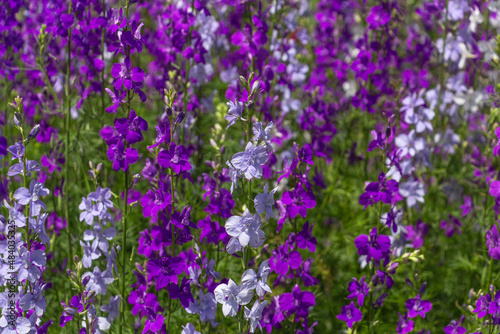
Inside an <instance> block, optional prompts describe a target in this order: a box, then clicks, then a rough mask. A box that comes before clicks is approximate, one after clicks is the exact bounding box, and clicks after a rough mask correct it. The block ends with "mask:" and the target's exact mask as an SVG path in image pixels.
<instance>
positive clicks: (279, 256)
mask: <svg viewBox="0 0 500 334" xmlns="http://www.w3.org/2000/svg"><path fill="white" fill-rule="evenodd" d="M301 264H302V257H301V256H300V253H299V252H298V251H295V250H292V248H291V247H290V246H289V245H288V243H285V245H283V246H278V247H277V248H276V249H275V250H273V255H272V256H271V258H270V259H269V266H270V268H271V270H272V271H274V272H276V273H278V274H279V275H281V276H285V275H286V274H287V273H288V270H289V269H297V268H299V267H300V265H301Z"/></svg>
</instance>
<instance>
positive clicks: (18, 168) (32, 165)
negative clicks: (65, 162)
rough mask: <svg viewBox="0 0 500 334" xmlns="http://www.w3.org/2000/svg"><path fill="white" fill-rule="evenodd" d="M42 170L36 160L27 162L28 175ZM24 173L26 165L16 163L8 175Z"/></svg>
mask: <svg viewBox="0 0 500 334" xmlns="http://www.w3.org/2000/svg"><path fill="white" fill-rule="evenodd" d="M41 170H42V167H41V166H40V164H39V163H38V162H37V161H35V160H28V161H27V162H26V176H30V177H31V172H39V171H41ZM23 173H24V165H23V164H22V163H18V164H14V165H12V166H11V167H10V168H9V171H8V172H7V175H8V176H14V175H18V174H23Z"/></svg>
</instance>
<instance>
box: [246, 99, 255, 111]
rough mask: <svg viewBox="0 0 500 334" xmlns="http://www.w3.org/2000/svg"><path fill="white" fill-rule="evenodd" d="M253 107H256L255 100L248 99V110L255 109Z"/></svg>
mask: <svg viewBox="0 0 500 334" xmlns="http://www.w3.org/2000/svg"><path fill="white" fill-rule="evenodd" d="M253 107H254V103H253V101H248V103H247V108H248V110H253Z"/></svg>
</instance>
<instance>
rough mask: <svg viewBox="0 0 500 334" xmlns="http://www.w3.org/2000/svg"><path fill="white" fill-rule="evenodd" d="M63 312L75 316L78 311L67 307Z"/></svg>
mask: <svg viewBox="0 0 500 334" xmlns="http://www.w3.org/2000/svg"><path fill="white" fill-rule="evenodd" d="M63 312H64V313H66V314H67V315H70V316H75V315H76V314H77V311H76V310H75V309H74V308H72V307H66V308H65V309H64V311H63Z"/></svg>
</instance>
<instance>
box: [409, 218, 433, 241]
mask: <svg viewBox="0 0 500 334" xmlns="http://www.w3.org/2000/svg"><path fill="white" fill-rule="evenodd" d="M427 233H429V225H428V224H426V223H424V222H422V221H421V220H420V219H419V220H418V221H417V224H416V225H415V226H413V225H409V226H406V237H407V239H408V240H413V247H415V248H420V247H422V246H423V244H424V238H425V236H426V235H427Z"/></svg>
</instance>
